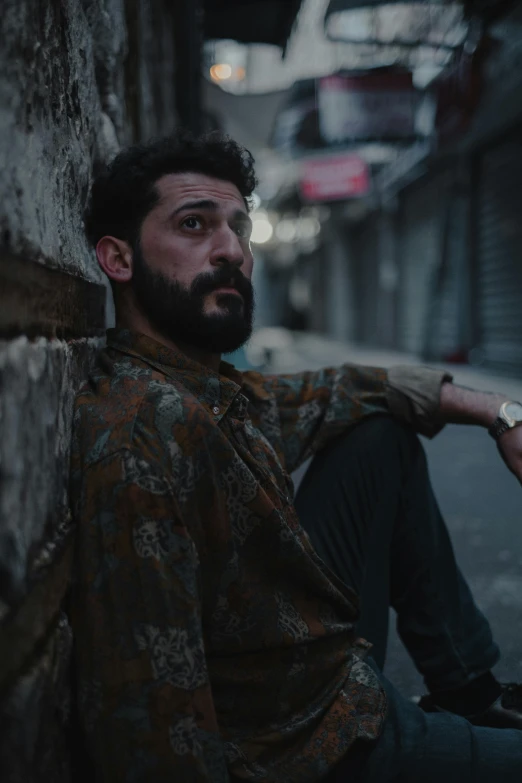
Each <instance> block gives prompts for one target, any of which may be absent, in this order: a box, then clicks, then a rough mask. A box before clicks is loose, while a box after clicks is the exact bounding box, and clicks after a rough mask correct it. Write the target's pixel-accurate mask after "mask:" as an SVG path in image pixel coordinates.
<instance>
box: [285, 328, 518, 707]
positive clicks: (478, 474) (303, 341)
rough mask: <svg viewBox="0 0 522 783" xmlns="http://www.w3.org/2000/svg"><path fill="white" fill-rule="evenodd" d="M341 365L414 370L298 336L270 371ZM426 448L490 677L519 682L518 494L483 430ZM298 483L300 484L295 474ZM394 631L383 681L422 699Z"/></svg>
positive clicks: (454, 429)
mask: <svg viewBox="0 0 522 783" xmlns="http://www.w3.org/2000/svg"><path fill="white" fill-rule="evenodd" d="M344 361H351V362H356V363H361V364H368V365H373V366H390V365H391V364H398V363H418V362H417V360H415V359H414V358H411V357H406V356H403V355H401V354H395V353H389V352H385V351H378V350H365V349H361V348H360V347H354V346H350V345H345V344H340V343H335V342H332V341H329V340H325V339H323V338H320V337H317V336H312V335H296V336H295V337H294V341H293V343H292V344H291V345H288V346H286V347H285V348H284V349H282V350H277V351H275V352H274V354H273V358H272V363H271V366H270V368H269V369H270V370H273V371H277V372H294V371H299V370H302V369H316V368H319V367H324V366H328V365H335V364H340V363H342V362H344ZM450 371H451V372H453V373H454V376H455V382H460V383H462V384H464V385H466V386H470V387H472V388H481V389H485V390H492V391H503V392H505V393H506V394H507V395H509V396H510V397H511V398H512V399H522V382H521V381H520V380H518V381H517V380H512V379H506V378H499V377H495V376H492V375H490V374H488V373H487V372H484V371H482V372H481V371H480V370H477V369H472V368H467V367H466V368H464V367H452V368H450ZM423 442H424V445H425V448H426V452H427V454H428V461H429V465H430V472H431V477H432V482H433V485H434V488H435V492H436V495H437V497H438V500H439V504H440V507H441V509H442V512H443V515H444V516H445V519H446V522H447V525H448V528H449V531H450V535H451V538H452V541H453V545H454V548H455V552H456V556H457V560H458V562H459V564H460V566H461V569H462V571H463V573H464V575H465V576H466V578H467V580H468V582H469V584H470V586H471V588H472V591H473V593H474V595H475V598H476V601H477V603H478V605H479V606H480V608H481V609H482V611H483V612H484V613H485V614H486V616H487V618H488V619H489V621H490V623H491V625H492V628H493V632H494V636H495V638H496V640H497V643H498V644H499V646H500V649H501V651H502V658H501V661H500V662H499V664H498V665H497V667H496V669H495V673H496V675H497V677H498V678H499V679H500V680H501V681H503V682H507V681H521V682H522V503H521V501H522V487H520V485H519V484H518V482H517V480H516V479H515V478H514V476H512V474H511V473H510V472H509V471H508V470H507V468H506V467H505V465H504V463H503V462H502V460H501V458H500V456H499V454H498V452H497V448H496V445H495V443H494V441H493V440H492V439H491V438H490V436H489V435H488V434H487V433H486V431H485V430H483V429H482V428H479V427H469V426H456V425H450V426H447V427H446V428H445V430H443V432H441V433H440V434H439V435H438V436H437V437H436V438H435V439H433V440H432V441H428V440H426V439H423ZM302 472H303V471H301V474H302ZM295 479H296V480H297V481H299V479H300V474H299V475H296V476H295ZM394 625H395V623H394V619H393V618H392V623H391V626H392V631H391V635H390V642H389V648H388V656H387V662H386V668H385V671H386V674H387V676H388V677H389V678H390V679H391V680H392V681H393V682H394V683H395V685H396V686H398V687H399V689H400V690H401V691H402V692H403V693H404V694H405V695H406V696H414V695H419V694H421V693H423V692H424V690H425V689H424V686H423V683H422V678H421V677H420V675H419V674H418V673H417V671H416V670H415V668H414V666H413V664H412V662H411V659H410V658H409V656H408V654H407V653H406V651H405V650H404V648H403V646H402V644H401V642H400V640H399V638H398V636H397V634H396V633H395V630H394Z"/></svg>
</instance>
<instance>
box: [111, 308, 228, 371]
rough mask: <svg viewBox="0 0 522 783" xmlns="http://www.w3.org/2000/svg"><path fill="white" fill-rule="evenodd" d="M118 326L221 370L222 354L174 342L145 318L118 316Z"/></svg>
mask: <svg viewBox="0 0 522 783" xmlns="http://www.w3.org/2000/svg"><path fill="white" fill-rule="evenodd" d="M116 326H117V327H118V328H121V329H130V330H131V331H133V332H139V333H140V334H144V335H145V336H146V337H151V338H152V339H153V340H156V342H158V343H161V344H162V345H164V346H165V347H166V348H170V349H171V350H174V351H180V352H181V353H183V354H185V356H187V357H188V358H189V359H192V360H193V361H195V362H199V364H202V365H203V366H204V367H207V368H208V369H209V370H213V371H214V372H219V365H220V364H221V354H220V353H211V352H210V351H202V350H200V349H199V348H195V347H194V346H192V345H187V344H186V343H181V342H174V341H173V340H170V339H169V338H168V337H165V335H164V334H162V333H161V332H159V331H158V330H157V329H155V328H154V327H153V326H151V324H150V323H149V322H148V321H147V320H146V319H145V318H137V319H135V318H132V319H126V318H118V319H117V322H116Z"/></svg>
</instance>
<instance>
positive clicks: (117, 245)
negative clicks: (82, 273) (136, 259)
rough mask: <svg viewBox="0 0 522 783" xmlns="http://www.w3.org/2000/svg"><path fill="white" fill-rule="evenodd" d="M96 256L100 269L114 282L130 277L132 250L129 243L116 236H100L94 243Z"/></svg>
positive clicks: (125, 280) (126, 281)
mask: <svg viewBox="0 0 522 783" xmlns="http://www.w3.org/2000/svg"><path fill="white" fill-rule="evenodd" d="M96 257H97V258H98V263H99V265H100V267H101V268H102V270H103V271H104V272H105V274H106V275H107V277H108V278H110V279H111V280H114V282H115V283H128V282H129V281H130V280H131V278H132V251H131V249H130V246H129V243H128V242H125V241H124V240H123V239H117V238H116V237H102V238H101V239H100V241H99V242H98V244H97V245H96Z"/></svg>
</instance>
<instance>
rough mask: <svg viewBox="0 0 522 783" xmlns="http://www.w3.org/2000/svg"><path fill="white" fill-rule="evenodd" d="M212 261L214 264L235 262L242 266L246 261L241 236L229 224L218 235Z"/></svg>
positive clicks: (234, 263) (236, 264)
mask: <svg viewBox="0 0 522 783" xmlns="http://www.w3.org/2000/svg"><path fill="white" fill-rule="evenodd" d="M215 238H216V241H215V244H214V247H213V249H212V255H211V258H210V261H211V263H212V264H215V265H221V264H233V265H234V266H237V267H241V266H242V265H243V264H244V262H245V253H244V250H243V247H242V246H241V242H240V241H239V237H238V235H237V234H236V232H235V231H233V230H232V229H231V228H230V227H229V226H227V227H226V228H223V229H221V230H220V231H219V233H218V234H217V235H216V237H215Z"/></svg>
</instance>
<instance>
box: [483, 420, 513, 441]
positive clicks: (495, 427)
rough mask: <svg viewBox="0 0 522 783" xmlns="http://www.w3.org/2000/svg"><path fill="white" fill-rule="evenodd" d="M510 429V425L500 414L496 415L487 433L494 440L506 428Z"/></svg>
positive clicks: (505, 430)
mask: <svg viewBox="0 0 522 783" xmlns="http://www.w3.org/2000/svg"><path fill="white" fill-rule="evenodd" d="M510 429H511V425H510V424H508V423H507V421H505V420H504V419H502V418H501V417H500V416H497V418H496V419H495V421H494V422H493V424H492V425H491V427H490V428H489V429H488V432H489V434H490V435H491V437H492V438H494V439H495V440H498V439H499V438H500V436H501V435H503V434H504V433H505V432H507V430H510Z"/></svg>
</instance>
